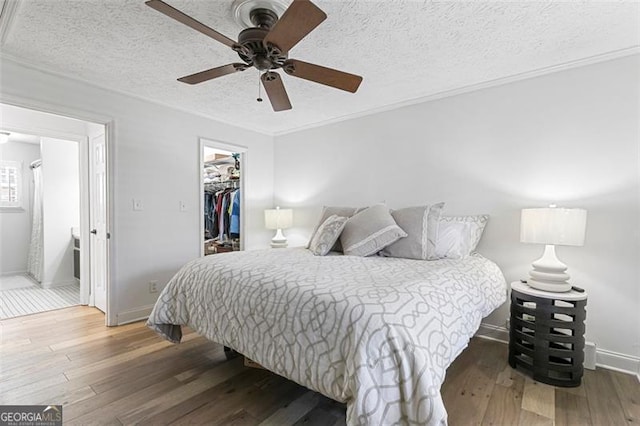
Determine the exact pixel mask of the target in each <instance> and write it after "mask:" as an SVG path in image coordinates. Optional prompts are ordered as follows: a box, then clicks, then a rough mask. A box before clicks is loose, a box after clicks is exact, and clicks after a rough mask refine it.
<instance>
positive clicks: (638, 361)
mask: <svg viewBox="0 0 640 426" xmlns="http://www.w3.org/2000/svg"><path fill="white" fill-rule="evenodd" d="M596 366H598V367H602V368H606V369H609V370H614V371H619V372H621V373H627V374H633V375H634V376H636V377H637V378H638V380H639V381H640V374H639V372H640V358H638V357H634V356H630V355H625V354H621V353H618V352H612V351H608V350H605V349H598V350H596Z"/></svg>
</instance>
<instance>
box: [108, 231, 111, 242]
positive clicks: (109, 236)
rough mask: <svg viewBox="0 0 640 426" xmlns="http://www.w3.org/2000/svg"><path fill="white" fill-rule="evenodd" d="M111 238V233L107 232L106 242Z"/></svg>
mask: <svg viewBox="0 0 640 426" xmlns="http://www.w3.org/2000/svg"><path fill="white" fill-rule="evenodd" d="M110 238H111V232H107V240H108V239H110Z"/></svg>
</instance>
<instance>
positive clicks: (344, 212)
mask: <svg viewBox="0 0 640 426" xmlns="http://www.w3.org/2000/svg"><path fill="white" fill-rule="evenodd" d="M364 209H366V207H330V206H324V207H323V208H322V214H321V215H320V220H319V221H318V223H317V224H316V226H315V227H314V228H313V232H312V233H311V239H310V240H309V244H307V248H309V247H310V245H311V240H313V237H315V235H316V232H318V228H320V225H322V224H323V223H324V221H325V220H327V218H328V217H329V216H332V215H334V214H335V215H336V216H341V217H346V218H350V217H351V216H353V215H354V214H356V213H358V212H361V211H362V210H364ZM331 251H338V252H340V253H342V246H341V245H340V239H338V240H336V243H335V244H334V245H333V247H331Z"/></svg>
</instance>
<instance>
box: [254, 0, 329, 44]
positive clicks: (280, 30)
mask: <svg viewBox="0 0 640 426" xmlns="http://www.w3.org/2000/svg"><path fill="white" fill-rule="evenodd" d="M325 19H327V15H326V14H325V13H324V12H323V11H322V10H321V9H320V8H319V7H318V6H316V5H315V4H313V3H311V2H310V1H309V0H293V3H291V6H289V8H288V9H287V10H285V11H284V13H283V14H282V17H281V18H280V19H278V21H277V22H276V24H275V25H274V26H273V28H271V31H269V34H267V36H266V37H265V38H264V41H263V43H264V45H265V46H267V45H268V44H269V43H270V44H273V45H274V46H276V47H278V48H279V49H280V50H281V51H282V52H283V53H286V52H288V51H289V50H290V49H291V48H292V47H293V46H295V45H296V44H298V42H299V41H300V40H302V39H303V38H304V37H305V36H306V35H307V34H309V33H310V32H311V31H313V29H314V28H315V27H317V26H318V25H320V23H321V22H322V21H324V20H325Z"/></svg>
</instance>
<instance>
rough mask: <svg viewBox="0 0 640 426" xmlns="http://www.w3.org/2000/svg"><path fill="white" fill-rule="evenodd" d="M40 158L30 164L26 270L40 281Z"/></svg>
mask: <svg viewBox="0 0 640 426" xmlns="http://www.w3.org/2000/svg"><path fill="white" fill-rule="evenodd" d="M41 164H42V163H41V160H37V161H34V162H33V163H32V165H31V168H32V170H33V208H32V210H31V211H32V216H33V220H32V225H31V244H30V245H29V259H28V265H27V267H28V271H29V275H31V276H32V277H33V278H34V279H35V280H36V281H38V282H42V258H43V255H44V252H43V243H44V239H43V235H42V167H41Z"/></svg>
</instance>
